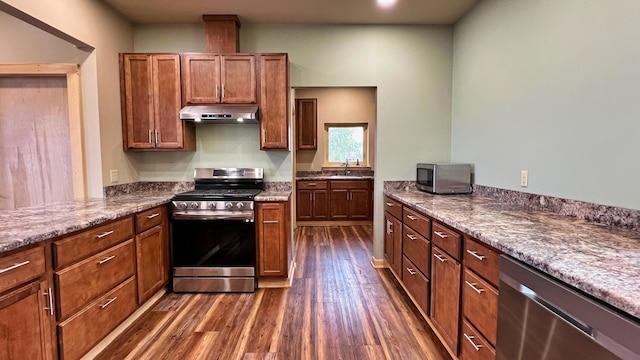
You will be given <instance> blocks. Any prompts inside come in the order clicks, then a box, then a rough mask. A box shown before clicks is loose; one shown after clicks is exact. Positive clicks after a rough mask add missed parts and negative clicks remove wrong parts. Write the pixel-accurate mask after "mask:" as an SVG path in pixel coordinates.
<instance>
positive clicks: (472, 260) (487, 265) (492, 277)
mask: <svg viewBox="0 0 640 360" xmlns="http://www.w3.org/2000/svg"><path fill="white" fill-rule="evenodd" d="M464 249H465V252H464V265H465V266H466V267H468V268H470V269H472V270H473V271H474V272H476V273H477V274H478V275H480V276H482V277H483V278H484V279H485V280H487V281H489V282H490V283H491V284H493V286H498V280H499V279H498V277H499V276H500V253H499V252H497V251H496V250H492V249H490V248H489V247H488V246H486V245H483V244H481V243H479V242H478V241H476V240H473V239H471V238H469V237H467V236H466V235H465V237H464Z"/></svg>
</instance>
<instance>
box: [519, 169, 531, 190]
mask: <svg viewBox="0 0 640 360" xmlns="http://www.w3.org/2000/svg"><path fill="white" fill-rule="evenodd" d="M520 186H521V187H527V186H529V172H528V171H527V170H522V171H520Z"/></svg>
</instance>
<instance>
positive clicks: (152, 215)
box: [147, 213, 160, 219]
mask: <svg viewBox="0 0 640 360" xmlns="http://www.w3.org/2000/svg"><path fill="white" fill-rule="evenodd" d="M158 216H160V213H155V214H151V215H149V216H147V219H153V218H154V217H158Z"/></svg>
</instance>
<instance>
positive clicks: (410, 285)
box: [402, 256, 429, 314]
mask: <svg viewBox="0 0 640 360" xmlns="http://www.w3.org/2000/svg"><path fill="white" fill-rule="evenodd" d="M402 283H403V284H404V286H405V287H406V288H407V290H409V293H410V294H411V296H413V298H414V299H415V301H416V302H417V303H418V306H419V307H420V308H421V309H422V310H423V311H424V313H425V314H428V313H429V279H427V278H426V277H424V275H422V273H421V272H420V271H418V268H417V267H416V266H415V265H414V264H413V263H412V262H411V260H409V259H408V258H407V257H406V256H403V257H402Z"/></svg>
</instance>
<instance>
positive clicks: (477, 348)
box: [463, 333, 482, 351]
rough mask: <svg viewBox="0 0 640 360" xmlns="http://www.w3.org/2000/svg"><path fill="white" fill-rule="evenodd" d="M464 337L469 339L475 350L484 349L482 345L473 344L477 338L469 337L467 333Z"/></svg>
mask: <svg viewBox="0 0 640 360" xmlns="http://www.w3.org/2000/svg"><path fill="white" fill-rule="evenodd" d="M463 335H464V337H465V338H466V339H467V341H469V342H470V343H471V346H473V348H474V349H476V351H480V348H481V347H482V345H477V344H476V343H474V342H473V339H475V338H476V337H475V336H470V335H467V333H463Z"/></svg>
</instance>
